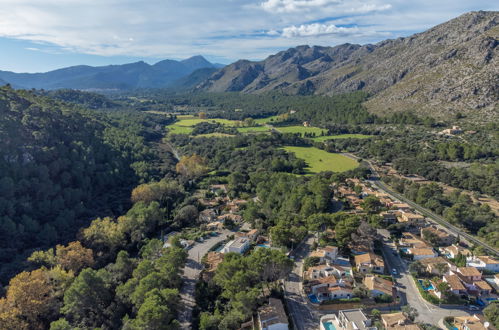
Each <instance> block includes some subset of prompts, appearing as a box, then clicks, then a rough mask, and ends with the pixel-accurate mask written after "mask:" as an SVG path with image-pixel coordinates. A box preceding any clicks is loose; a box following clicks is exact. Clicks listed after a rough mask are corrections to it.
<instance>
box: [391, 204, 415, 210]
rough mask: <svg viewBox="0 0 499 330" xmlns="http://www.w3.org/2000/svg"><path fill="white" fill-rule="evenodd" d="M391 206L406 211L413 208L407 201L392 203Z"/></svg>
mask: <svg viewBox="0 0 499 330" xmlns="http://www.w3.org/2000/svg"><path fill="white" fill-rule="evenodd" d="M391 208H392V209H395V210H400V211H404V212H409V211H410V210H411V207H410V206H409V204H406V203H392V205H391Z"/></svg>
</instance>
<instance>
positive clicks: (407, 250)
mask: <svg viewBox="0 0 499 330" xmlns="http://www.w3.org/2000/svg"><path fill="white" fill-rule="evenodd" d="M400 251H404V253H405V254H408V253H409V249H408V248H400Z"/></svg>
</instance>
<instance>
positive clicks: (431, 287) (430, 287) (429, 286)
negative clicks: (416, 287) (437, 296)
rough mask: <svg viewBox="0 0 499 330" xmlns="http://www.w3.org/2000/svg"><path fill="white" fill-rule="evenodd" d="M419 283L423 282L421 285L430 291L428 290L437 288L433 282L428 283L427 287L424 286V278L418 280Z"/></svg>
mask: <svg viewBox="0 0 499 330" xmlns="http://www.w3.org/2000/svg"><path fill="white" fill-rule="evenodd" d="M418 282H419V284H421V287H422V288H423V290H425V291H428V290H435V287H434V286H433V284H431V283H430V285H428V286H427V287H425V286H424V284H423V280H418Z"/></svg>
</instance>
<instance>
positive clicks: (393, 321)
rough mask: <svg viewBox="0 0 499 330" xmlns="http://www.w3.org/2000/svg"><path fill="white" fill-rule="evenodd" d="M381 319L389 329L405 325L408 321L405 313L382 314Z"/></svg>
mask: <svg viewBox="0 0 499 330" xmlns="http://www.w3.org/2000/svg"><path fill="white" fill-rule="evenodd" d="M381 319H382V320H383V323H384V324H385V326H387V327H388V328H391V327H393V326H396V325H400V324H403V323H405V322H406V321H407V317H405V315H404V313H402V312H400V313H390V314H381Z"/></svg>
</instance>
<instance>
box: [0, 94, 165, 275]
mask: <svg viewBox="0 0 499 330" xmlns="http://www.w3.org/2000/svg"><path fill="white" fill-rule="evenodd" d="M0 113H1V116H0V140H1V141H2V148H1V149H0V173H1V174H0V238H1V243H0V263H1V265H2V266H1V269H0V278H1V279H2V280H3V281H5V280H6V279H8V278H9V277H11V276H12V275H13V274H14V273H15V271H16V270H17V269H18V267H19V266H20V265H19V263H18V262H14V263H13V261H19V262H20V261H22V260H23V259H25V258H26V253H29V250H31V249H34V248H39V247H45V246H50V245H52V244H54V243H57V242H65V241H68V240H70V239H71V238H73V237H74V235H75V233H76V231H77V230H78V228H79V227H81V226H82V225H84V224H86V223H88V219H89V218H90V217H92V216H95V215H99V214H120V213H121V212H123V211H124V210H126V208H127V207H128V204H129V201H128V196H129V191H130V190H131V188H133V187H134V186H135V185H136V184H138V183H140V182H145V181H150V180H151V179H153V178H160V177H162V175H164V173H162V172H163V171H162V169H161V168H162V166H159V165H161V164H162V163H164V164H165V165H164V167H167V166H172V164H170V165H168V163H167V162H162V161H161V160H160V159H158V158H157V155H156V153H154V152H153V151H152V150H151V148H150V147H149V146H148V144H149V142H151V141H153V140H154V139H157V138H158V137H160V136H161V133H160V131H161V130H162V127H163V125H165V124H166V123H167V122H168V118H166V117H164V116H155V117H154V116H150V115H147V116H146V115H144V114H141V113H126V114H125V113H120V114H118V113H115V114H105V113H97V112H90V111H84V110H82V109H79V108H77V107H70V106H68V105H66V104H62V103H58V102H57V101H53V100H52V99H49V98H46V97H42V96H38V95H36V94H35V93H33V92H28V91H17V92H16V91H13V90H12V89H10V88H9V87H2V88H0ZM155 164H156V166H154V165H155Z"/></svg>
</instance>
